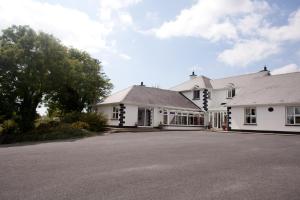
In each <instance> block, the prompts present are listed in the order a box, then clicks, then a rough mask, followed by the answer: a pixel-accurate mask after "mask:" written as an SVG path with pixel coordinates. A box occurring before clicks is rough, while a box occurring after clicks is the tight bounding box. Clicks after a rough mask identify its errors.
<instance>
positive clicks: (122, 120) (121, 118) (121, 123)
mask: <svg viewBox="0 0 300 200" xmlns="http://www.w3.org/2000/svg"><path fill="white" fill-rule="evenodd" d="M125 109H126V107H125V106H124V104H120V109H119V127H123V126H124V124H125V113H126V112H125Z"/></svg>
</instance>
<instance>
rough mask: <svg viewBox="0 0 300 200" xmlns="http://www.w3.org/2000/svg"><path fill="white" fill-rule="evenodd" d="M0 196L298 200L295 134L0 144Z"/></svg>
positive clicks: (298, 141) (156, 135)
mask: <svg viewBox="0 0 300 200" xmlns="http://www.w3.org/2000/svg"><path fill="white" fill-rule="evenodd" d="M0 160H1V161H0V199H1V200H6V199H8V200H14V199H22V200H35V199H38V200H43V199H48V200H50V199H55V200H57V199H72V200H77V199H78V200H79V199H97V200H99V199H103V200H129V199H130V200H132V199H136V200H144V199H145V200H146V199H147V200H152V199H153V200H159V199H161V200H192V199H193V200H194V199H195V200H196V199H197V200H198V199H201V200H206V199H222V200H227V199H228V200H229V199H230V200H248V199H251V200H252V199H257V200H261V199H264V200H268V199H270V200H277V199H278V200H285V199H287V200H296V199H297V200H299V199H300V135H292V134H270V133H252V134H247V133H216V132H205V131H186V132H185V131H170V132H147V133H116V134H111V135H107V136H96V137H90V138H85V139H80V140H73V141H56V142H49V143H39V144H22V145H11V146H0Z"/></svg>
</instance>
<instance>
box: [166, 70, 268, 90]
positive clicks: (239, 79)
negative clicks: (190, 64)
mask: <svg viewBox="0 0 300 200" xmlns="http://www.w3.org/2000/svg"><path fill="white" fill-rule="evenodd" d="M268 73H269V72H268V71H260V72H257V73H251V74H245V75H239V76H232V77H227V78H220V79H209V78H207V77H205V76H198V77H196V78H194V79H191V80H188V81H186V82H183V83H181V84H179V85H177V86H174V87H172V88H170V90H174V91H188V90H192V89H193V88H194V87H195V86H198V87H199V88H213V89H221V88H225V87H227V86H228V85H229V84H234V86H235V87H239V86H240V85H241V86H242V85H247V84H248V83H249V82H250V81H252V80H253V79H255V78H259V77H264V76H267V75H268Z"/></svg>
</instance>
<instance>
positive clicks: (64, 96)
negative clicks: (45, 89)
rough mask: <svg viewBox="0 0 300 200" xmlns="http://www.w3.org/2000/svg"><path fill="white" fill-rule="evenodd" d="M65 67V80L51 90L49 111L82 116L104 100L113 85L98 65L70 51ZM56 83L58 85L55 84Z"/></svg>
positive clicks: (74, 51) (98, 62)
mask: <svg viewBox="0 0 300 200" xmlns="http://www.w3.org/2000/svg"><path fill="white" fill-rule="evenodd" d="M67 65H68V67H67V68H65V71H64V73H61V74H64V76H61V75H58V76H56V77H59V79H60V81H58V82H56V84H55V83H54V84H53V86H54V85H55V87H53V88H54V90H53V92H52V93H49V94H48V95H47V97H46V99H47V101H48V106H49V108H50V110H52V111H53V110H60V111H61V112H62V113H68V112H81V111H82V110H84V109H88V108H89V106H91V105H92V104H94V103H95V102H97V100H98V99H99V98H100V97H104V96H106V95H107V94H108V92H109V91H110V89H111V87H112V85H111V84H110V83H109V79H108V78H107V77H106V75H105V74H104V73H102V72H101V65H100V61H99V60H97V59H94V58H92V57H91V56H90V55H89V54H88V53H86V52H84V51H79V50H77V49H74V48H71V49H69V50H68V52H67ZM57 83H59V84H57Z"/></svg>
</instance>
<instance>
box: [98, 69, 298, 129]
mask: <svg viewBox="0 0 300 200" xmlns="http://www.w3.org/2000/svg"><path fill="white" fill-rule="evenodd" d="M299 85H300V73H299V72H296V73H289V74H282V75H270V72H269V71H268V70H267V68H266V67H265V68H264V69H263V70H262V71H259V72H257V73H251V74H245V75H240V76H233V77H227V78H221V79H210V78H208V77H205V76H196V75H195V74H194V73H193V74H192V75H191V76H190V79H189V80H188V81H186V82H183V83H181V84H179V85H176V86H174V87H172V88H170V89H169V90H163V89H158V88H151V87H145V86H143V85H142V86H132V87H130V88H127V89H125V90H123V91H120V92H118V93H115V94H113V95H112V96H110V97H108V98H107V99H105V100H104V101H103V102H101V103H99V104H97V105H96V107H95V108H96V109H97V111H98V112H102V113H104V114H106V116H107V117H108V119H109V124H110V125H112V126H131V127H132V126H134V127H158V126H161V127H163V128H166V129H200V128H210V129H216V130H222V129H223V130H224V129H225V130H239V131H283V132H300V89H299V88H298V87H299Z"/></svg>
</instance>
